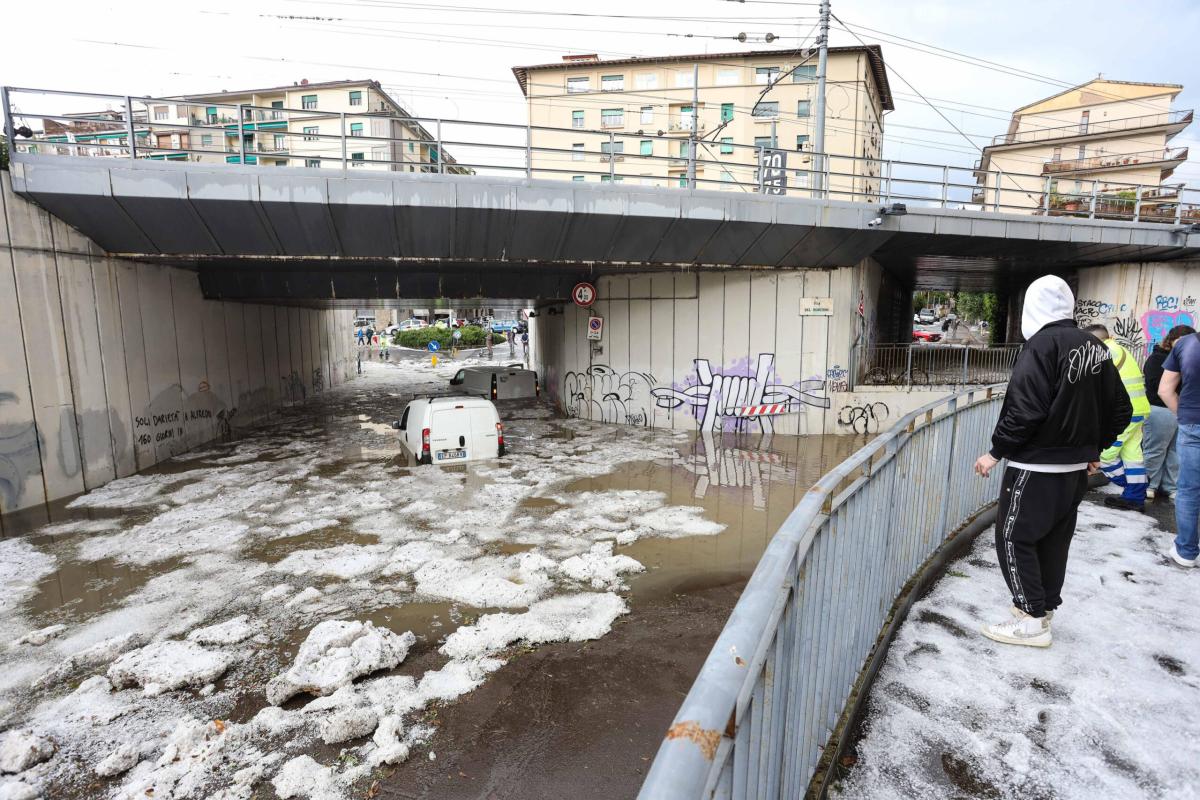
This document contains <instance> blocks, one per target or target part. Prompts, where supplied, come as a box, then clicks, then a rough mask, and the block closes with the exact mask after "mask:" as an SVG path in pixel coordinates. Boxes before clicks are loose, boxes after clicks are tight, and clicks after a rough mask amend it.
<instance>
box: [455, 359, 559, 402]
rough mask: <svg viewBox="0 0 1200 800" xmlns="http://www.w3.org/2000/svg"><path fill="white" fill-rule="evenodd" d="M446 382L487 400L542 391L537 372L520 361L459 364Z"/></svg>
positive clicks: (533, 394)
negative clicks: (519, 362) (495, 363)
mask: <svg viewBox="0 0 1200 800" xmlns="http://www.w3.org/2000/svg"><path fill="white" fill-rule="evenodd" d="M450 385H451V386H453V387H454V388H455V389H457V390H458V391H460V392H466V393H467V394H470V395H474V396H476V397H486V398H488V399H490V400H519V399H522V398H525V397H540V396H541V394H542V387H541V385H540V384H539V383H538V374H537V373H536V372H534V371H533V370H531V369H525V367H524V365H522V364H509V365H508V366H506V367H501V366H495V367H463V368H462V369H460V370H459V371H458V372H456V373H455V374H454V377H453V378H451V379H450Z"/></svg>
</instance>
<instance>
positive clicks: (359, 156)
mask: <svg viewBox="0 0 1200 800" xmlns="http://www.w3.org/2000/svg"><path fill="white" fill-rule="evenodd" d="M366 160H367V154H366V153H351V154H350V161H351V164H350V166H352V167H361V166H362V164H363V162H364V161H366Z"/></svg>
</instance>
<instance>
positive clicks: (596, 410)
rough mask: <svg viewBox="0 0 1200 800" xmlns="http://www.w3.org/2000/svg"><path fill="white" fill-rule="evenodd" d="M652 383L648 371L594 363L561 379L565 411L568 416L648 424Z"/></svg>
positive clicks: (653, 382) (651, 377) (652, 380)
mask: <svg viewBox="0 0 1200 800" xmlns="http://www.w3.org/2000/svg"><path fill="white" fill-rule="evenodd" d="M654 384H655V381H654V376H653V375H650V374H648V373H645V372H617V371H616V370H614V369H613V368H612V367H609V366H607V365H605V364H594V365H592V366H591V367H588V368H587V369H586V370H584V371H583V372H568V373H567V375H566V377H565V378H564V379H563V400H564V406H565V408H564V410H565V411H566V414H567V416H569V417H586V418H589V419H594V420H598V421H600V422H624V423H626V424H628V425H643V426H644V425H648V424H649V420H650V390H651V389H652V388H653V387H654Z"/></svg>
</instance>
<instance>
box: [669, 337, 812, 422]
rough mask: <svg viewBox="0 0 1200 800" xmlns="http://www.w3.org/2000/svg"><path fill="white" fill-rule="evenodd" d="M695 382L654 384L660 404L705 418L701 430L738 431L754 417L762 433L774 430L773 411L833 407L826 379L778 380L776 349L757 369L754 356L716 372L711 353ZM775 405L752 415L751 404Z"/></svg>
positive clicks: (761, 359) (761, 356) (697, 364)
mask: <svg viewBox="0 0 1200 800" xmlns="http://www.w3.org/2000/svg"><path fill="white" fill-rule="evenodd" d="M694 364H695V372H694V376H695V379H694V381H693V382H685V383H684V384H682V385H679V384H676V385H675V386H672V387H659V388H656V389H652V390H651V391H650V393H651V394H652V395H653V396H654V398H655V401H656V403H657V405H658V407H659V408H668V409H675V408H679V407H680V406H684V405H687V406H690V407H691V411H692V413H693V414H695V415H696V419H697V421H698V422H699V423H700V430H702V431H714V430H717V429H718V428H720V429H723V430H738V429H741V428H742V427H743V426H745V425H746V424H748V423H750V422H754V423H756V424H757V425H758V429H759V430H761V431H762V432H763V433H771V432H773V431H774V430H775V426H774V422H773V421H772V419H771V417H772V416H773V414H777V413H783V414H789V413H794V412H797V411H801V410H803V408H804V407H805V406H813V407H816V408H829V397H828V396H827V395H826V394H825V381H823V380H803V381H797V382H796V383H795V384H791V385H789V384H786V383H779V382H778V376H776V375H775V354H774V353H760V354H759V356H758V362H757V365H756V367H755V369H754V372H753V373H751V372H750V364H749V359H742V360H741V363H738V362H735V363H734V364H732V365H730V366H729V367H728V368H726V369H724V370H722V372H720V373H717V372H714V371H713V369H712V366H711V364H710V363H709V361H708V359H706V358H698V359H696V360H695V362H694ZM764 405H767V406H771V405H777V406H779V408H778V409H777V410H773V411H772V412H771V413H755V414H748V413H746V412H745V409H746V408H747V407H749V406H764Z"/></svg>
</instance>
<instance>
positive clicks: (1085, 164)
mask: <svg viewBox="0 0 1200 800" xmlns="http://www.w3.org/2000/svg"><path fill="white" fill-rule="evenodd" d="M1187 157H1188V149H1187V148H1186V147H1169V148H1167V149H1165V150H1146V151H1142V152H1138V153H1113V154H1105V155H1098V156H1089V157H1087V158H1070V159H1062V160H1059V161H1047V162H1046V163H1045V164H1043V165H1042V174H1043V175H1060V174H1063V173H1071V172H1098V171H1101V170H1104V171H1113V170H1126V169H1134V168H1143V167H1146V166H1150V165H1153V164H1159V165H1161V166H1162V171H1163V173H1170V172H1171V171H1172V170H1174V169H1175V167H1177V166H1179V165H1180V164H1182V163H1183V162H1184V161H1187Z"/></svg>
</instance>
